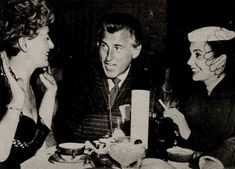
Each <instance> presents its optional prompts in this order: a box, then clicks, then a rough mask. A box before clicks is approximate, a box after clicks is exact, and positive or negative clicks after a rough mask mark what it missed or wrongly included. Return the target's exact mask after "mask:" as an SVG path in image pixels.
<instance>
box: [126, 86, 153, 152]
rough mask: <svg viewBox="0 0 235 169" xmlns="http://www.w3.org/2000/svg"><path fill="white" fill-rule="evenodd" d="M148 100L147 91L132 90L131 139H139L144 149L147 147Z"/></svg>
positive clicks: (148, 94)
mask: <svg viewBox="0 0 235 169" xmlns="http://www.w3.org/2000/svg"><path fill="white" fill-rule="evenodd" d="M149 100H150V92H149V91H148V90H132V97H131V138H133V139H141V140H142V141H143V144H144V145H145V146H146V148H147V147H148V127H149Z"/></svg>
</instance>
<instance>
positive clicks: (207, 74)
mask: <svg viewBox="0 0 235 169" xmlns="http://www.w3.org/2000/svg"><path fill="white" fill-rule="evenodd" d="M190 52H191V56H190V58H189V60H188V65H189V66H190V67H191V69H192V72H193V77H192V78H193V80H194V81H203V82H205V83H206V84H207V82H210V81H211V80H212V79H214V78H217V77H218V75H220V74H222V73H223V71H224V66H225V62H226V57H224V55H221V56H219V57H217V58H215V57H214V53H213V51H212V50H211V47H210V46H209V45H208V44H207V43H206V42H192V43H191V45H190Z"/></svg>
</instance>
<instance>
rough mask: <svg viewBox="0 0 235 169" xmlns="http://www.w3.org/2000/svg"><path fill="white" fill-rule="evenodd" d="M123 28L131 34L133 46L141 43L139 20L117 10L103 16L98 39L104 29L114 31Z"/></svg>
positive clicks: (109, 31)
mask: <svg viewBox="0 0 235 169" xmlns="http://www.w3.org/2000/svg"><path fill="white" fill-rule="evenodd" d="M123 29H126V30H128V31H129V32H130V34H131V36H133V37H134V38H135V44H134V47H136V46H139V45H141V44H142V43H143V33H142V30H141V26H140V23H139V21H138V20H137V19H136V18H135V17H134V16H131V15H129V14H126V13H118V12H115V13H110V14H107V15H105V16H104V18H103V20H102V22H101V25H100V29H99V30H98V36H99V37H98V38H99V39H98V40H101V39H102V38H103V36H104V32H105V31H107V32H108V33H115V32H118V31H120V30H123Z"/></svg>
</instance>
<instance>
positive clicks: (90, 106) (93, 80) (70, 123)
mask: <svg viewBox="0 0 235 169" xmlns="http://www.w3.org/2000/svg"><path fill="white" fill-rule="evenodd" d="M90 70H91V73H89V75H85V76H81V77H80V80H78V83H76V84H75V86H76V87H75V88H74V87H71V86H69V88H70V90H73V91H72V92H71V93H70V94H71V95H72V96H71V97H72V98H70V100H71V101H67V103H65V102H63V103H62V105H63V106H62V107H61V108H59V111H58V113H57V114H58V116H59V117H58V118H57V120H56V121H57V122H56V123H57V125H56V126H57V127H56V130H57V131H58V134H57V136H58V137H57V138H59V140H58V141H59V142H63V141H65V140H69V141H72V140H74V141H84V140H94V139H98V138H100V137H102V136H104V135H106V134H108V132H109V115H108V114H109V109H108V105H109V104H108V94H109V89H108V82H107V78H106V76H105V74H104V72H103V69H102V67H101V66H100V67H99V66H97V65H95V66H94V67H92V68H91V69H90ZM88 76H89V77H88ZM133 89H143V90H150V92H151V104H150V110H151V109H154V108H153V107H154V105H155V104H154V102H156V101H155V100H157V99H158V98H159V97H161V96H160V95H161V90H160V88H159V87H158V86H156V85H155V84H154V83H153V81H152V77H151V76H150V74H149V72H148V70H146V69H144V68H141V67H137V66H135V65H134V64H132V65H131V67H130V71H129V73H128V75H127V77H126V79H125V80H124V82H123V84H122V86H121V87H120V91H119V93H118V95H117V98H116V100H115V102H114V105H113V107H112V109H111V112H112V121H113V127H114V128H115V126H116V118H117V117H120V116H121V114H120V111H119V106H121V105H124V104H131V91H132V90H133ZM67 94H68V92H67ZM156 96H157V97H156ZM63 97H64V96H63ZM64 100H66V99H64ZM66 105H67V106H66ZM152 111H154V110H152ZM61 114H62V115H61ZM59 121H60V122H59ZM127 130H128V129H127ZM56 133H57V132H56ZM126 133H128V131H126ZM61 136H62V137H61Z"/></svg>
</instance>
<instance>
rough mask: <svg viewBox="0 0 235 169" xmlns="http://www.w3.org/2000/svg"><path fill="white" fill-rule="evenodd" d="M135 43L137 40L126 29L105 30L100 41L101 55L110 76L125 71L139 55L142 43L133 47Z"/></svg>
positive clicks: (105, 70)
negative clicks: (109, 31)
mask: <svg viewBox="0 0 235 169" xmlns="http://www.w3.org/2000/svg"><path fill="white" fill-rule="evenodd" d="M133 44H135V40H134V38H133V36H131V34H130V32H129V31H128V30H126V29H122V30H120V31H118V32H115V33H112V34H111V33H108V32H106V31H105V32H104V37H103V39H101V41H100V43H99V55H100V60H101V62H102V66H103V69H104V72H105V74H106V76H107V77H108V78H115V77H117V76H118V75H120V74H122V73H123V72H125V70H127V68H128V67H129V65H130V63H131V60H132V59H133V58H136V57H137V56H138V55H139V53H140V50H141V45H139V46H137V47H133Z"/></svg>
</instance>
